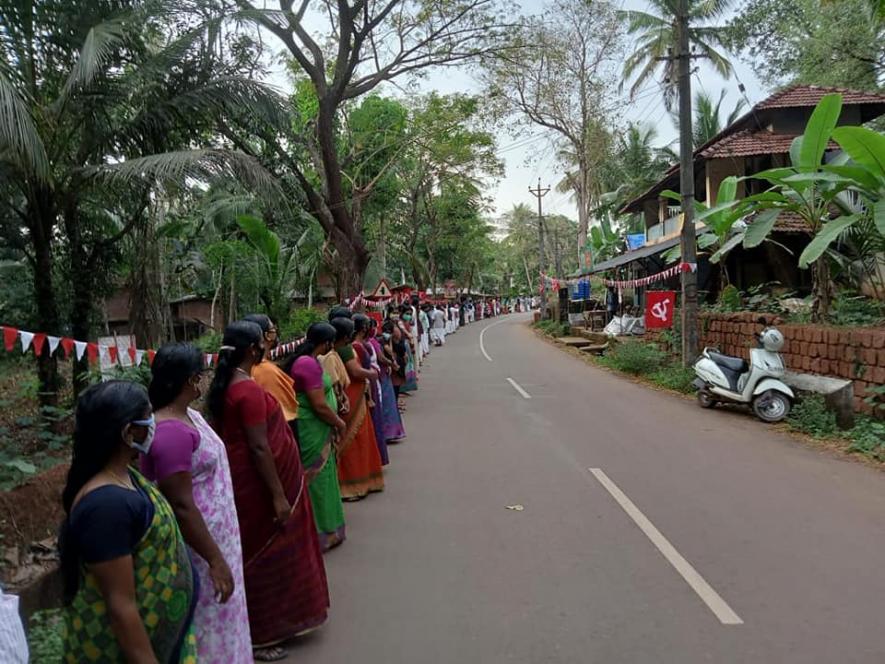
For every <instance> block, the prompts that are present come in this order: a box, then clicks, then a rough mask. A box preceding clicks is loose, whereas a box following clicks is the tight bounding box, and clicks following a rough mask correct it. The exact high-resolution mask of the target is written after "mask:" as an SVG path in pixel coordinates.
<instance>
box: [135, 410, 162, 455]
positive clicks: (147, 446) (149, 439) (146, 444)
mask: <svg viewBox="0 0 885 664" xmlns="http://www.w3.org/2000/svg"><path fill="white" fill-rule="evenodd" d="M132 424H136V425H138V426H141V427H147V430H148V432H147V436H145V437H144V440H143V441H141V442H140V443H138V442H136V441H134V440H133V441H132V442H131V443H129V446H130V447H131V448H132V449H134V450H137V451H138V452H141V453H142V454H147V453H148V452H150V451H151V444H153V442H154V434H155V433H156V432H157V422H156V421H155V420H154V416H153V415H151V416H150V417H149V418H148V419H146V420H133V421H132Z"/></svg>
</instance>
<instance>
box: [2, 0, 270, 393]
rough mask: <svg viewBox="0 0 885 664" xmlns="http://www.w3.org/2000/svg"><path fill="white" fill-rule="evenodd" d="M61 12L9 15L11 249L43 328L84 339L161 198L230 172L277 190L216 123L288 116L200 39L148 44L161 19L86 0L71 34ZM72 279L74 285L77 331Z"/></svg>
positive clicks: (6, 209) (50, 374)
mask: <svg viewBox="0 0 885 664" xmlns="http://www.w3.org/2000/svg"><path fill="white" fill-rule="evenodd" d="M50 4H52V3H47V5H50ZM121 4H122V3H121ZM41 6H42V5H41ZM52 9H53V8H52V7H48V8H47V9H46V11H43V9H41V8H40V7H38V8H37V10H36V11H35V12H34V13H30V12H4V13H2V18H0V34H2V35H4V39H2V40H0V239H2V240H3V241H4V242H5V243H6V244H7V245H8V246H10V247H13V248H15V249H16V250H18V251H19V252H21V254H22V255H24V256H25V257H26V258H27V260H28V261H29V262H30V264H31V267H32V272H33V275H34V283H33V287H34V296H35V301H36V309H37V323H38V325H39V327H40V330H41V331H45V332H48V333H50V334H60V333H61V332H62V330H63V329H64V328H66V329H67V330H69V331H70V333H71V334H73V335H74V336H75V337H76V338H80V339H83V338H87V337H88V335H89V332H90V330H89V327H90V322H91V314H92V312H93V308H94V303H95V301H96V299H97V298H96V291H97V289H98V287H99V286H101V285H102V284H101V279H100V276H99V275H100V274H101V270H100V269H99V268H100V267H101V266H102V265H104V264H106V261H107V260H108V255H109V254H110V253H112V252H113V250H114V247H115V245H116V244H117V243H118V242H119V241H120V240H122V239H123V238H124V237H126V236H127V235H128V234H129V233H131V232H132V230H133V229H134V228H136V227H137V226H138V225H139V224H141V223H143V222H144V220H145V217H146V215H147V214H149V212H150V208H151V206H152V205H153V204H154V203H155V202H156V201H157V199H158V198H162V197H164V196H166V195H169V193H170V192H171V191H173V190H174V189H175V188H178V187H184V186H188V185H192V184H193V183H196V182H206V181H208V180H210V179H212V178H214V177H217V176H219V175H226V176H229V177H231V178H232V179H237V180H238V181H240V182H244V183H251V184H253V185H255V186H261V187H263V188H264V189H266V190H270V189H272V188H273V184H272V180H271V178H270V177H269V176H268V175H267V173H266V172H265V171H264V170H263V169H262V168H260V167H259V166H258V165H257V163H256V162H255V160H253V159H250V158H247V157H246V156H245V155H243V154H241V153H237V152H233V151H231V150H227V149H225V148H224V146H223V145H219V144H213V142H212V141H211V140H210V139H209V136H210V129H211V127H212V126H213V123H216V122H220V121H221V120H223V119H228V120H230V119H232V118H235V117H237V116H242V117H245V116H246V114H249V116H250V117H256V115H257V116H266V117H271V116H274V114H277V113H278V111H279V108H281V106H278V105H277V104H276V102H275V101H274V100H273V95H270V94H268V93H267V92H266V91H265V90H264V89H263V88H261V86H259V85H257V84H256V83H254V82H252V81H250V80H248V79H246V78H243V77H240V76H237V75H235V74H234V73H233V72H227V71H221V72H220V71H219V69H218V68H217V67H216V66H215V63H213V62H207V60H206V59H205V52H206V49H205V48H204V47H205V46H206V44H205V42H204V41H203V37H202V35H203V32H202V31H200V30H190V31H187V32H181V33H179V34H177V35H174V36H173V37H171V38H169V37H167V40H168V41H167V42H165V43H156V41H157V40H156V37H153V36H152V37H150V39H153V40H154V43H147V40H148V37H145V35H156V34H158V33H160V32H161V31H152V30H150V29H148V28H147V27H146V25H148V24H149V23H151V22H154V23H156V21H157V19H156V17H152V16H150V15H147V14H145V13H143V11H142V9H141V8H136V9H134V10H131V11H129V12H124V13H121V14H117V15H114V14H112V13H111V12H112V10H110V9H108V7H107V4H106V3H91V2H86V3H83V7H82V10H83V11H82V12H81V13H79V14H77V16H70V17H68V18H69V19H70V24H69V25H68V24H63V25H62V24H60V23H65V19H64V16H63V15H62V14H59V13H58V12H57V11H52ZM56 9H57V8H56ZM92 18H95V20H96V22H95V23H94V24H92V27H87V28H85V29H84V28H82V27H81V26H83V25H84V21H86V20H91V19H92ZM85 25H86V26H88V25H89V23H85ZM165 34H168V32H167V33H165ZM45 35H51V36H52V39H46V38H45ZM276 121H277V122H280V120H276ZM62 248H63V249H64V252H63V253H61V252H60V250H61V249H62ZM61 258H64V259H65V260H63V261H62V260H60V259H61ZM58 274H62V275H64V277H65V280H64V281H65V282H66V283H67V286H66V287H69V288H70V289H71V305H72V306H71V307H70V309H71V319H70V326H67V325H64V326H63V325H62V320H61V314H60V305H59V301H58V300H57V297H58V291H59V289H60V288H61V286H62V284H59V283H54V281H53V277H54V275H58ZM38 366H39V369H38V373H39V377H40V382H41V394H43V395H45V401H46V402H47V403H53V402H54V395H55V394H56V393H57V389H58V376H57V371H56V365H55V359H54V357H50V356H49V355H48V354H46V353H44V354H43V355H42V356H41V357H40V358H39V364H38Z"/></svg>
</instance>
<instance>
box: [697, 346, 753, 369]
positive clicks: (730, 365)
mask: <svg viewBox="0 0 885 664" xmlns="http://www.w3.org/2000/svg"><path fill="white" fill-rule="evenodd" d="M707 356H708V357H709V358H710V359H711V360H713V361H714V362H715V363H716V364H718V365H719V366H720V367H724V368H726V369H728V370H729V371H736V372H738V373H744V372H745V371H746V370H747V369H748V368H749V365H748V364H747V361H746V360H744V359H741V358H740V357H732V356H731V355H722V354H721V353H714V352H713V351H707Z"/></svg>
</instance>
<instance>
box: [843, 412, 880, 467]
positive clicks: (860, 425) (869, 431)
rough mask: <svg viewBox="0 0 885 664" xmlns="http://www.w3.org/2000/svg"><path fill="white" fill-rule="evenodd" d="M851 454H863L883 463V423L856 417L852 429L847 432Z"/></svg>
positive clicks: (870, 418) (868, 418) (869, 418)
mask: <svg viewBox="0 0 885 664" xmlns="http://www.w3.org/2000/svg"><path fill="white" fill-rule="evenodd" d="M847 437H848V440H849V441H850V442H851V444H850V445H849V447H848V449H849V451H851V452H859V453H861V454H865V455H866V456H869V457H871V458H873V459H876V460H877V461H885V422H883V421H882V420H877V419H874V418H872V417H864V416H861V417H858V418H857V419H856V422H855V425H854V428H853V429H852V430H851V431H849V432H847Z"/></svg>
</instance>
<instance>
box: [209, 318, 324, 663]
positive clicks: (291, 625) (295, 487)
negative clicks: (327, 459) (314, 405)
mask: <svg viewBox="0 0 885 664" xmlns="http://www.w3.org/2000/svg"><path fill="white" fill-rule="evenodd" d="M222 343H223V345H222V347H221V352H220V353H219V357H218V364H217V367H216V370H215V378H214V380H213V382H212V388H211V389H210V391H209V412H210V414H211V416H212V419H213V423H214V425H215V427H216V429H217V430H218V432H219V433H220V434H221V438H222V440H223V441H224V444H225V447H226V449H227V455H228V460H229V462H230V472H231V480H232V482H233V489H234V502H235V503H236V506H237V516H238V518H239V522H240V536H241V538H242V542H243V572H244V583H245V586H246V604H247V606H248V609H249V626H250V629H251V632H252V646H253V648H254V649H255V652H254V655H255V659H257V660H259V661H275V660H278V659H282V658H283V657H285V656H286V652H285V650H283V649H281V648H279V647H277V646H278V645H279V644H280V643H283V642H284V641H287V640H289V639H291V638H293V637H295V636H298V635H299V634H304V633H305V632H308V631H311V630H313V629H315V628H317V627H319V626H320V625H322V624H323V623H324V622H325V621H326V616H327V612H328V608H329V589H328V585H327V582H326V570H325V567H324V566H323V557H322V553H321V551H320V543H319V538H318V536H317V531H316V526H315V525H314V519H313V511H312V509H311V503H310V498H309V495H308V491H307V483H306V482H305V479H304V471H303V468H302V466H301V455H300V454H299V451H298V446H297V445H296V444H295V440H294V438H293V436H292V430H291V428H290V427H289V425H288V423H287V422H286V419H285V417H284V415H283V411H282V409H281V408H280V404H279V402H277V400H276V399H275V398H274V397H273V396H271V395H270V394H269V393H267V392H266V391H265V390H264V389H262V388H261V387H260V386H259V385H258V384H257V383H256V382H255V381H254V380H252V377H251V371H252V367H253V366H254V365H256V364H257V363H259V362H260V361H261V360H262V358H263V356H264V351H265V348H264V335H263V334H262V332H261V328H260V327H258V325H256V324H255V323H249V322H245V321H241V322H237V323H232V324H231V325H230V326H228V328H227V329H226V330H225V332H224V340H223V342H222Z"/></svg>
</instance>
